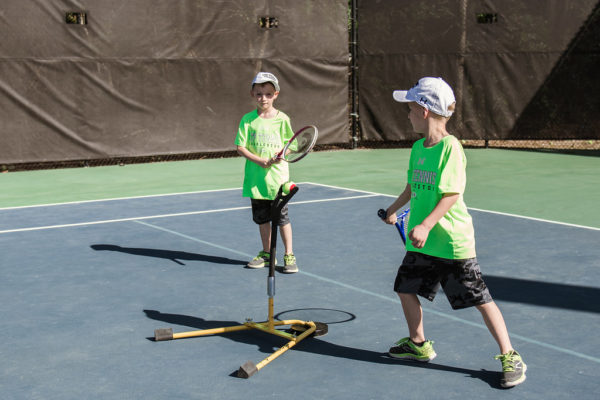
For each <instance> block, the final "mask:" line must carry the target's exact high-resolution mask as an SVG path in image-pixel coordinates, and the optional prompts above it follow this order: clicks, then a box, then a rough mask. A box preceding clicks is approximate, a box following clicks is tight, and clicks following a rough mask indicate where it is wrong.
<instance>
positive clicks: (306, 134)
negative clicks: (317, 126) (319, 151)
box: [284, 129, 316, 161]
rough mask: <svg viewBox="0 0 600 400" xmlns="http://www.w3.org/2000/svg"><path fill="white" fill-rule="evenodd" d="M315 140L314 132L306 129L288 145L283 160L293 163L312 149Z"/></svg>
mask: <svg viewBox="0 0 600 400" xmlns="http://www.w3.org/2000/svg"><path fill="white" fill-rule="evenodd" d="M315 139H316V131H315V130H312V129H307V130H305V131H303V132H301V133H300V134H299V135H297V136H296V137H295V138H294V139H293V140H292V142H290V143H289V146H288V148H287V151H286V154H285V155H284V158H285V159H286V160H288V161H294V160H296V159H298V158H300V157H302V156H304V155H305V154H306V153H307V152H308V151H310V149H311V148H312V147H313V145H314V142H315Z"/></svg>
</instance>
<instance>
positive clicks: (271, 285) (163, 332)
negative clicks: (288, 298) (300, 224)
mask: <svg viewBox="0 0 600 400" xmlns="http://www.w3.org/2000/svg"><path fill="white" fill-rule="evenodd" d="M282 189H283V185H282V187H280V188H279V192H278V194H277V196H276V197H275V200H274V201H273V207H272V208H271V221H272V222H271V225H272V226H271V248H270V252H271V260H272V261H273V262H270V263H269V277H268V279H267V294H268V296H269V310H268V313H269V314H268V319H267V320H266V321H263V322H253V321H252V319H250V318H249V319H247V320H246V322H245V323H244V324H243V325H235V326H227V327H222V328H213V329H202V330H196V331H190V332H181V333H173V329H171V328H162V329H156V330H155V331H154V340H155V341H157V342H159V341H164V340H174V339H184V338H191V337H196V336H208V335H217V334H221V333H228V332H236V331H243V330H249V329H258V330H260V331H263V332H266V333H270V334H273V335H276V336H280V337H283V338H285V339H288V342H287V343H286V344H285V345H284V346H282V347H280V348H279V349H278V350H277V351H275V352H274V353H272V354H271V355H270V356H268V357H267V358H265V359H264V360H262V361H261V362H259V363H258V364H254V363H253V362H252V361H247V362H246V363H244V364H243V365H242V366H241V367H240V368H239V370H238V373H237V376H238V377H240V378H249V377H251V376H252V375H254V374H255V373H257V372H258V371H260V370H261V369H262V368H263V367H264V366H266V365H267V364H268V363H270V362H271V361H273V360H274V359H276V358H277V357H279V356H280V355H282V354H283V353H284V352H286V351H287V350H289V349H291V348H292V347H294V346H295V345H296V344H298V343H299V342H300V341H302V340H303V339H305V338H306V337H308V336H311V335H320V334H321V335H322V334H325V333H326V332H327V325H326V324H323V323H320V322H313V321H302V320H298V319H293V320H284V321H275V320H274V314H273V304H274V301H273V300H274V297H275V262H274V261H275V260H276V254H275V253H276V245H277V226H278V222H279V216H280V213H281V209H282V208H283V207H284V206H285V205H286V204H287V202H288V201H289V200H290V199H291V198H292V196H293V195H294V194H296V192H297V191H298V187H297V186H295V185H293V186H292V187H291V188H290V192H289V194H287V195H283V193H282V192H283V190H282ZM285 325H290V330H291V331H292V332H294V333H289V332H286V331H283V330H279V329H275V327H280V326H285ZM317 328H318V329H317Z"/></svg>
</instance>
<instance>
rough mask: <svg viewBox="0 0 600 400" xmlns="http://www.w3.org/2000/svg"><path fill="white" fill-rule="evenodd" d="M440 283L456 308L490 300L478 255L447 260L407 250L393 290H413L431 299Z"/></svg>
mask: <svg viewBox="0 0 600 400" xmlns="http://www.w3.org/2000/svg"><path fill="white" fill-rule="evenodd" d="M440 286H441V287H442V288H443V289H444V293H445V294H446V297H447V298H448V301H449V302H450V305H451V306H452V308H453V309H455V310H458V309H461V308H467V307H472V306H477V305H481V304H485V303H489V302H491V301H492V296H491V295H490V292H489V291H488V288H487V286H486V285H485V282H484V281H483V278H482V277H481V271H480V269H479V264H478V263H477V258H468V259H465V260H449V259H445V258H439V257H433V256H428V255H426V254H421V253H417V252H412V251H409V252H408V253H406V256H405V257H404V260H403V261H402V265H401V266H400V268H399V269H398V274H397V275H396V282H395V283H394V291H396V292H398V293H415V294H418V295H419V296H422V297H424V298H426V299H428V300H429V301H433V299H434V298H435V295H436V294H437V291H438V290H439V289H440Z"/></svg>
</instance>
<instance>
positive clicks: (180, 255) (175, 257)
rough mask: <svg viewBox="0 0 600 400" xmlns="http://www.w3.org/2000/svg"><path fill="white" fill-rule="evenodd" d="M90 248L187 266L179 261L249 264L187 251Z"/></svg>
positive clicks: (109, 247) (94, 245)
mask: <svg viewBox="0 0 600 400" xmlns="http://www.w3.org/2000/svg"><path fill="white" fill-rule="evenodd" d="M90 247H91V248H92V249H94V250H96V251H118V252H121V253H126V254H132V255H136V256H145V257H154V258H164V259H165V260H171V261H173V262H175V263H177V264H179V265H185V263H183V262H181V261H179V260H188V261H204V262H208V263H215V264H229V265H246V264H247V263H248V261H241V260H234V259H231V258H227V257H218V256H209V255H206V254H197V253H188V252H187V251H174V250H161V249H145V248H135V247H121V246H116V245H113V244H93V245H91V246H90Z"/></svg>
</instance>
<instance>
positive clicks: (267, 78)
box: [252, 72, 279, 92]
mask: <svg viewBox="0 0 600 400" xmlns="http://www.w3.org/2000/svg"><path fill="white" fill-rule="evenodd" d="M267 82H269V83H272V84H273V86H275V90H276V91H278V92H279V81H278V80H277V78H276V77H275V75H273V74H272V73H270V72H259V73H258V74H256V76H255V77H254V80H253V81H252V85H254V84H256V83H267Z"/></svg>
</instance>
